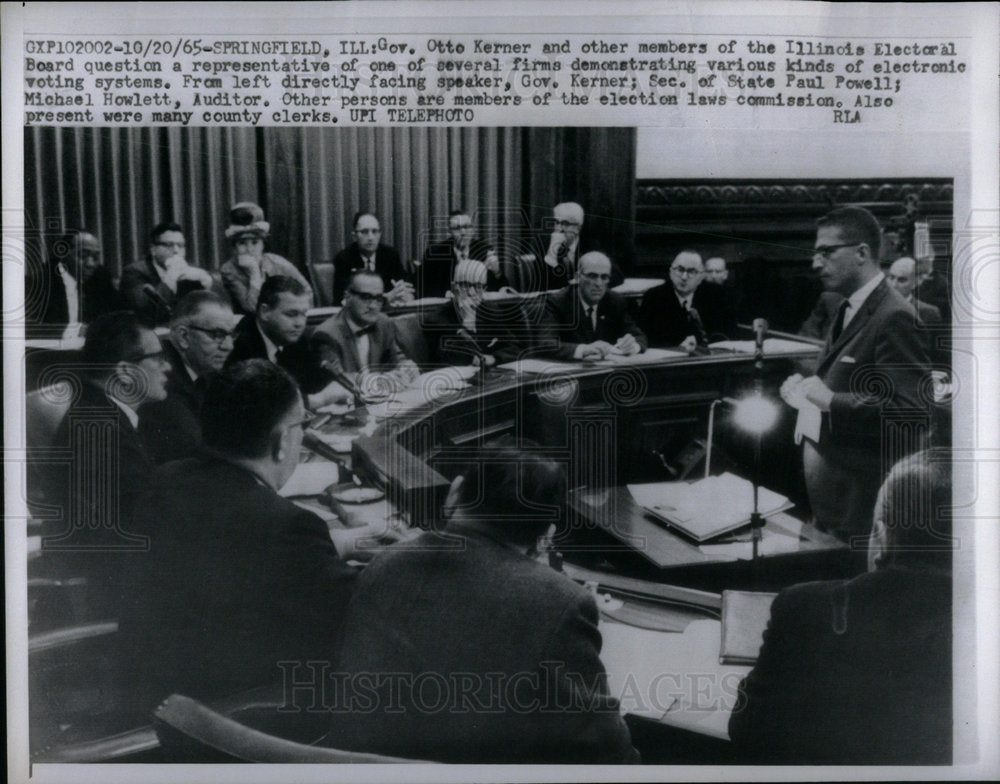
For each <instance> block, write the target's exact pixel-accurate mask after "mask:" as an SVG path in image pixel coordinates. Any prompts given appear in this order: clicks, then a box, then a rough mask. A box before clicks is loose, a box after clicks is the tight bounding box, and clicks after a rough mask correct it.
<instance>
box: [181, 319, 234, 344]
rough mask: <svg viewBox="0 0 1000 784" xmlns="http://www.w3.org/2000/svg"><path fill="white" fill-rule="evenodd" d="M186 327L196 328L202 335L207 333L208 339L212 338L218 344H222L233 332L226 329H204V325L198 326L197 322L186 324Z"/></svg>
mask: <svg viewBox="0 0 1000 784" xmlns="http://www.w3.org/2000/svg"><path fill="white" fill-rule="evenodd" d="M186 326H187V328H188V329H196V330H198V331H199V332H201V333H202V334H203V335H207V336H208V338H209V340H214V341H215V342H216V343H218V344H220V345H221V344H223V343H225V342H226V339H227V338H231V337H232V336H233V333H232V332H230V331H229V330H228V329H206V328H205V327H199V326H198V325H197V324H187V325H186Z"/></svg>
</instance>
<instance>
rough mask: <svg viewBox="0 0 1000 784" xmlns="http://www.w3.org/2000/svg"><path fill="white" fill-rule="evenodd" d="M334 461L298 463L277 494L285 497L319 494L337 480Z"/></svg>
mask: <svg viewBox="0 0 1000 784" xmlns="http://www.w3.org/2000/svg"><path fill="white" fill-rule="evenodd" d="M337 474H338V472H337V464H336V463H327V462H322V463H299V464H298V465H297V466H295V470H294V471H293V472H292V475H291V476H290V477H289V478H288V481H287V482H285V485H284V487H282V488H281V490H279V491H278V494H279V495H281V496H284V497H285V498H294V497H296V496H306V495H319V494H320V493H322V492H323V491H324V490H326V488H328V487H329V486H330V485H332V484H336V482H337V478H338V476H337Z"/></svg>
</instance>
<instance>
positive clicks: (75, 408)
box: [42, 311, 171, 618]
mask: <svg viewBox="0 0 1000 784" xmlns="http://www.w3.org/2000/svg"><path fill="white" fill-rule="evenodd" d="M81 358H82V364H83V367H84V368H85V369H86V370H85V371H84V372H83V374H82V377H81V378H80V379H79V380H78V382H77V383H76V384H74V386H75V387H76V388H75V389H74V392H75V397H74V400H73V402H72V403H71V405H70V407H69V410H68V411H67V412H66V415H65V416H64V417H63V420H62V422H61V423H60V424H59V427H58V429H57V430H56V434H55V437H54V438H53V442H52V446H53V448H54V449H56V450H59V451H61V452H63V453H64V454H66V455H67V458H66V459H65V460H58V461H57V460H53V461H51V462H50V463H48V464H47V465H46V467H45V472H44V481H45V490H46V499H47V500H48V499H51V500H50V503H51V504H52V505H53V506H54V507H55V508H56V509H57V510H58V512H59V517H58V518H57V519H50V520H46V521H45V523H44V530H45V534H46V535H45V536H44V537H43V539H42V551H43V553H45V557H46V560H47V561H48V562H50V563H52V564H53V570H54V571H55V572H56V573H57V574H59V575H62V576H65V577H86V578H87V581H88V589H87V590H88V595H89V597H90V599H91V601H92V607H91V608H90V609H91V610H92V611H95V612H97V613H98V614H97V615H96V617H105V618H114V617H117V612H118V609H119V603H120V599H121V596H120V587H121V585H122V576H123V571H124V569H125V562H126V559H127V558H128V557H129V556H130V554H134V553H135V552H138V551H142V550H143V549H144V548H145V547H146V545H147V542H146V540H145V539H144V538H143V537H142V536H141V535H139V534H138V533H136V530H135V529H134V528H133V526H132V512H133V508H134V506H135V503H136V499H137V498H138V496H139V494H140V493H141V492H142V491H143V490H144V489H145V487H146V484H147V481H148V479H149V475H150V473H152V471H153V467H154V466H153V461H152V459H151V458H150V456H149V454H148V452H147V450H146V445H145V443H144V442H143V440H142V438H141V437H140V435H139V428H140V422H141V414H140V411H141V407H142V405H143V404H144V403H146V402H148V401H154V400H163V399H164V398H165V397H166V396H167V373H168V372H170V370H171V368H170V364H169V362H168V361H167V360H166V359H165V358H164V354H163V347H162V346H161V345H160V339H159V338H158V337H157V336H156V333H154V332H153V331H152V330H151V329H148V328H147V327H145V326H143V325H142V324H141V323H140V321H139V320H138V318H137V317H136V315H135V314H134V313H132V312H131V311H115V312H113V313H106V314H104V315H103V316H99V317H98V318H96V319H95V320H94V321H93V322H91V324H90V326H89V327H88V329H87V337H86V342H85V343H84V345H83V351H82V357H81Z"/></svg>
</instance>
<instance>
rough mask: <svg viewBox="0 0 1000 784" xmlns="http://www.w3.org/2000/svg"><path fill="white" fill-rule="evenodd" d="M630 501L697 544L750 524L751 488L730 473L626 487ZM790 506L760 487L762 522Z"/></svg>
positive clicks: (751, 486)
mask: <svg viewBox="0 0 1000 784" xmlns="http://www.w3.org/2000/svg"><path fill="white" fill-rule="evenodd" d="M628 491H629V493H631V494H632V498H633V500H634V501H635V502H636V503H637V504H638V505H639V506H641V507H642V508H643V509H645V510H646V511H647V512H649V513H650V514H652V515H653V516H654V517H656V518H658V519H660V520H662V521H663V522H665V523H667V525H669V526H671V527H673V528H676V529H677V530H679V531H680V532H681V533H683V534H685V535H687V536H689V537H691V538H692V539H694V540H695V541H697V542H705V541H707V540H709V539H713V538H715V537H717V536H722V534H725V533H728V532H729V531H732V530H734V529H736V528H740V527H742V526H745V525H748V524H749V523H750V513H751V512H752V511H753V485H752V484H751V483H750V482H749V481H748V480H746V479H742V478H741V477H738V476H736V475H735V474H731V473H728V472H727V473H724V474H722V475H720V476H709V477H705V478H704V479H699V480H697V481H695V482H651V483H648V484H634V485H628ZM792 506H794V504H793V503H792V502H791V501H789V500H788V498H786V497H785V496H783V495H780V494H779V493H775V492H774V491H773V490H768V489H767V488H766V487H761V488H760V492H759V498H758V507H759V509H760V512H761V514H762V515H763V516H764V517H765V518H766V517H768V516H769V515H773V514H776V513H778V512H783V511H785V510H786V509H790V508H791V507H792Z"/></svg>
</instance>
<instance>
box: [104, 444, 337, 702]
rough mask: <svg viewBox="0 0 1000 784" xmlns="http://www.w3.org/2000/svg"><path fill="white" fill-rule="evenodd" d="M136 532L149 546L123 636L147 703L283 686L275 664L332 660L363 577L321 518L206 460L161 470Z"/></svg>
mask: <svg viewBox="0 0 1000 784" xmlns="http://www.w3.org/2000/svg"><path fill="white" fill-rule="evenodd" d="M135 525H136V527H137V528H138V529H139V530H141V531H142V532H143V533H144V534H146V535H148V537H149V543H150V544H149V551H148V552H146V553H143V554H142V556H141V557H140V558H137V559H136V563H135V564H134V571H133V572H132V580H131V582H130V585H129V591H128V595H129V600H128V602H127V603H126V606H125V608H124V610H123V614H122V619H121V623H120V633H121V637H122V649H123V651H124V657H125V660H124V662H123V665H124V667H125V669H126V671H127V672H133V673H135V676H136V690H137V693H138V694H139V699H140V701H141V702H144V703H145V704H146V705H147V706H152V705H155V704H156V701H157V700H159V699H161V698H162V697H163V696H165V695H167V694H170V693H171V692H179V693H181V694H186V695H189V696H191V697H194V698H196V699H210V698H212V697H219V696H222V695H227V694H233V693H236V692H239V691H242V690H244V689H248V688H252V687H254V686H258V685H263V684H267V683H270V682H273V681H277V680H280V679H281V677H282V670H281V669H280V668H279V666H278V663H279V662H285V661H287V662H293V663H295V664H298V663H300V662H304V661H305V660H306V659H320V660H325V661H328V662H329V661H332V660H333V659H334V657H335V656H336V648H337V642H338V640H339V632H340V625H341V620H342V617H343V611H344V609H345V608H346V606H347V602H348V600H349V597H350V592H351V589H352V587H353V583H354V578H355V572H354V570H353V569H351V568H349V567H347V566H346V565H345V564H344V563H343V562H342V561H341V560H340V559H339V558H338V557H337V554H336V551H335V549H334V547H333V542H332V541H331V539H330V534H329V531H328V529H327V526H326V524H325V523H324V522H323V521H322V520H321V519H320V518H319V517H317V516H316V515H314V514H313V513H311V512H307V511H305V510H303V509H301V508H300V507H298V506H296V505H295V504H294V503H292V502H291V501H289V500H287V499H284V498H282V497H280V496H279V495H278V494H277V493H276V492H274V490H272V489H271V488H270V487H267V486H266V485H264V484H263V483H262V482H261V481H260V480H258V479H257V478H256V477H255V476H254V475H253V474H252V473H250V472H249V471H247V470H246V469H244V468H242V467H240V466H237V465H234V464H232V463H229V462H227V461H225V460H223V459H220V458H217V457H214V456H211V455H208V454H205V455H203V456H200V457H195V458H189V459H186V460H181V461H177V462H173V463H167V464H166V465H163V466H160V467H159V468H158V469H157V470H156V471H155V472H154V473H153V475H152V476H151V477H150V479H149V483H148V489H147V492H146V493H144V495H143V496H142V498H141V499H140V500H139V502H138V504H137V506H136V513H135ZM138 707H140V708H141V705H140V706H138Z"/></svg>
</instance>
